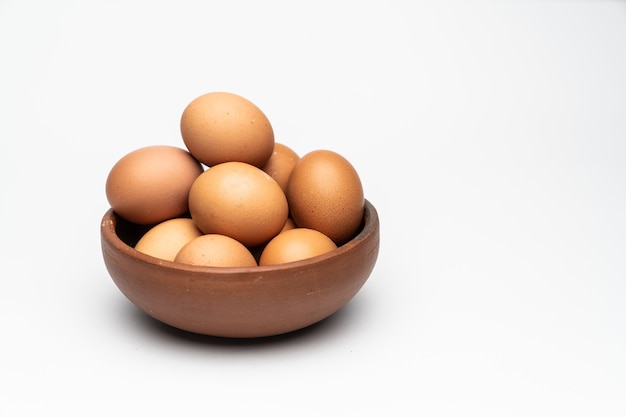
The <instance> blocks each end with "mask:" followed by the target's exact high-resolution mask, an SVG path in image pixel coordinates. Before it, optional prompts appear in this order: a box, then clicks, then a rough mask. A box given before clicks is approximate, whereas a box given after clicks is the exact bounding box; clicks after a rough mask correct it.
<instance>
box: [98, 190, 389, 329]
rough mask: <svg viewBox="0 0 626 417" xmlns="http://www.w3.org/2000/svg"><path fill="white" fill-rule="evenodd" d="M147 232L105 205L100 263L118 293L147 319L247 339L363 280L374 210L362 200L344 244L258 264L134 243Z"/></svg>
mask: <svg viewBox="0 0 626 417" xmlns="http://www.w3.org/2000/svg"><path fill="white" fill-rule="evenodd" d="M145 231H146V228H145V227H143V228H142V227H140V226H137V225H135V224H132V223H129V222H127V221H125V220H124V219H122V218H120V217H119V216H117V215H116V214H115V212H114V211H112V210H109V211H107V212H106V213H105V215H104V217H103V219H102V224H101V228H100V234H101V244H102V255H103V257H104V263H105V265H106V268H107V270H108V272H109V274H110V275H111V277H112V278H113V281H114V282H115V284H116V285H117V287H118V288H119V289H120V290H121V291H122V293H123V294H124V295H125V296H126V297H127V298H128V299H129V300H130V301H131V302H132V303H133V304H135V305H136V306H137V307H139V308H140V309H141V310H142V311H144V312H145V313H146V314H148V315H150V316H152V317H153V318H155V319H157V320H159V321H161V322H163V323H166V324H168V325H170V326H173V327H176V328H179V329H182V330H186V331H189V332H193V333H199V334H205V335H211V336H221V337H231V338H252V337H264V336H273V335H278V334H283V333H288V332H291V331H294V330H298V329H302V328H304V327H307V326H309V325H312V324H314V323H316V322H319V321H321V320H323V319H325V318H327V317H329V316H330V315H332V314H333V313H335V312H336V311H338V310H339V309H340V308H341V307H343V306H344V305H345V304H346V303H347V302H348V301H350V299H352V297H353V296H354V295H355V294H356V293H357V292H358V291H359V290H360V289H361V287H362V286H363V284H365V282H366V281H367V279H368V277H369V276H370V274H371V272H372V270H373V269H374V265H375V263H376V259H377V257H378V248H379V239H380V230H379V221H378V214H377V212H376V209H375V208H374V206H373V205H372V204H371V203H370V202H369V201H367V200H366V202H365V212H364V217H363V225H362V228H361V229H360V231H359V233H358V234H357V235H356V236H355V237H354V238H353V239H352V240H351V241H349V242H348V243H346V244H344V245H342V246H340V247H338V248H337V249H335V250H333V251H331V252H328V253H325V254H323V255H319V256H316V257H314V258H310V259H306V260H302V261H297V262H291V263H288V264H282V265H273V266H258V267H240V268H226V267H222V268H220V267H201V266H193V265H185V264H180V263H174V262H169V261H165V260H160V259H157V258H154V257H152V256H149V255H145V254H143V253H141V252H138V251H136V250H135V249H133V246H134V245H135V243H136V242H137V240H138V239H139V237H140V236H141V235H142V234H143V233H144V232H145Z"/></svg>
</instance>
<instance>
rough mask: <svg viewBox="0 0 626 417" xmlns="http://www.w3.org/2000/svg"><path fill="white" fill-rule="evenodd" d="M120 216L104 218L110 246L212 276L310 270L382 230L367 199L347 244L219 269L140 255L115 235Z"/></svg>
mask: <svg viewBox="0 0 626 417" xmlns="http://www.w3.org/2000/svg"><path fill="white" fill-rule="evenodd" d="M118 220H119V215H118V214H117V213H116V212H115V211H114V210H113V209H112V208H109V209H108V210H107V211H106V212H105V214H104V216H103V217H102V221H101V225H100V233H101V239H103V240H106V241H107V242H108V243H109V244H111V246H112V247H113V248H114V249H115V250H116V251H118V252H121V253H122V254H123V255H125V256H127V257H130V258H133V259H135V260H137V261H139V262H142V263H146V264H150V265H153V266H157V267H160V268H166V269H169V270H172V271H180V272H185V273H192V274H210V275H223V276H227V275H232V274H255V275H258V274H259V273H261V274H262V273H268V272H272V271H279V270H293V269H298V268H305V267H310V266H312V265H315V264H318V263H321V262H324V261H326V260H328V259H331V258H335V257H338V256H341V255H342V254H344V253H346V252H349V251H351V250H352V249H354V248H355V247H357V246H359V245H361V244H362V243H363V242H365V241H367V240H368V238H370V237H371V236H372V235H373V234H374V233H376V232H377V230H378V228H379V218H378V213H377V211H376V208H375V207H374V205H373V204H372V203H371V202H370V201H369V200H367V199H364V205H363V221H362V226H361V230H360V231H359V233H357V234H356V236H354V237H353V238H352V239H350V240H349V241H348V242H346V243H344V244H343V245H341V246H338V247H337V248H336V249H333V250H331V251H329V252H326V253H323V254H320V255H317V256H314V257H311V258H307V259H301V260H298V261H293V262H287V263H283V264H275V265H257V266H242V267H218V266H202V265H190V264H183V263H180V262H174V261H168V260H166V259H160V258H156V257H154V256H151V255H148V254H145V253H142V252H139V251H138V250H136V249H135V248H134V247H132V246H130V245H129V244H127V243H126V242H124V241H123V240H122V239H121V238H120V237H119V236H118V235H117V233H116V227H117V222H118Z"/></svg>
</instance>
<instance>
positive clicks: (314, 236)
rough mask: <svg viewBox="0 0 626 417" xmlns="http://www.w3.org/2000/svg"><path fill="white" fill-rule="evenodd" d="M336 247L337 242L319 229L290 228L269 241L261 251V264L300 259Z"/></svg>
mask: <svg viewBox="0 0 626 417" xmlns="http://www.w3.org/2000/svg"><path fill="white" fill-rule="evenodd" d="M336 248H337V245H335V242H333V241H332V240H331V239H330V238H329V237H328V236H326V235H324V234H323V233H321V232H318V231H317V230H313V229H306V228H295V229H290V230H286V231H284V232H282V233H280V234H279V235H277V236H276V237H274V238H273V239H272V240H270V241H269V243H268V244H267V245H266V246H265V249H264V250H263V252H262V253H261V258H260V259H259V265H275V264H284V263H287V262H294V261H299V260H301V259H307V258H312V257H314V256H317V255H321V254H323V253H326V252H330V251H331V250H333V249H336Z"/></svg>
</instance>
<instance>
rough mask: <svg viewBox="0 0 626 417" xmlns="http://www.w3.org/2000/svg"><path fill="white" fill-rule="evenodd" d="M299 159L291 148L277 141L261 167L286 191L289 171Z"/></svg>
mask: <svg viewBox="0 0 626 417" xmlns="http://www.w3.org/2000/svg"><path fill="white" fill-rule="evenodd" d="M299 160H300V157H299V156H298V154H297V153H296V152H295V151H294V150H293V149H291V148H290V147H288V146H286V145H284V144H282V143H278V142H277V143H275V144H274V152H273V153H272V156H270V159H269V160H268V161H267V163H266V164H265V165H264V166H263V167H262V168H261V169H263V171H265V172H267V174H268V175H269V176H270V177H272V178H274V180H275V181H276V182H277V183H278V185H280V188H282V189H283V191H287V183H288V182H289V177H290V176H291V171H292V170H293V167H294V166H296V164H297V163H298V161H299Z"/></svg>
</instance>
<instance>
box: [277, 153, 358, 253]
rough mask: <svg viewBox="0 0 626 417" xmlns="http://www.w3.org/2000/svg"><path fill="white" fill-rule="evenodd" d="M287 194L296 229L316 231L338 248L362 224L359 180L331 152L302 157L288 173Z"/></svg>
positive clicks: (351, 170)
mask: <svg viewBox="0 0 626 417" xmlns="http://www.w3.org/2000/svg"><path fill="white" fill-rule="evenodd" d="M286 195H287V201H288V202H289V208H290V212H291V217H292V218H293V220H294V222H295V223H296V225H297V226H298V227H305V228H309V229H315V230H318V231H320V232H322V233H323V234H325V235H326V236H328V237H330V238H331V239H332V240H333V241H334V242H335V243H336V244H337V245H341V244H343V243H345V242H347V241H348V240H350V239H351V238H352V237H353V236H354V235H355V234H356V232H357V231H358V229H359V227H360V225H361V222H362V219H363V211H364V206H365V199H364V194H363V186H362V184H361V179H360V178H359V175H358V173H357V171H356V169H355V168H354V167H353V166H352V164H351V163H350V162H349V161H348V160H347V159H346V158H344V157H343V156H342V155H340V154H338V153H336V152H334V151H330V150H323V149H322V150H316V151H312V152H309V153H307V154H306V155H304V156H302V157H301V158H300V160H299V161H298V163H297V164H296V166H295V167H294V168H293V170H292V172H291V177H290V179H289V184H288V186H287V193H286Z"/></svg>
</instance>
